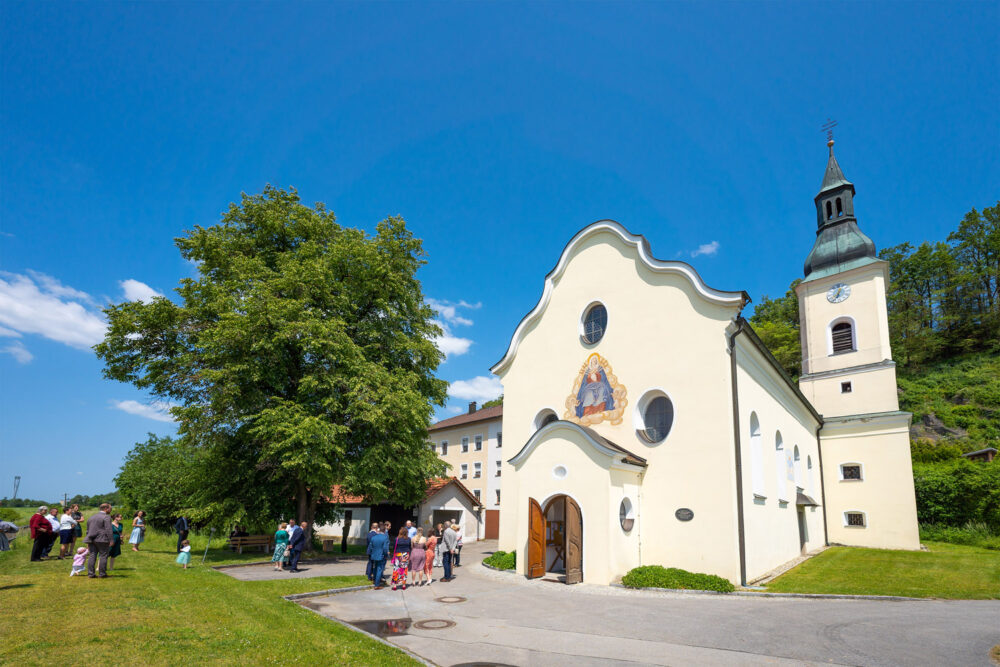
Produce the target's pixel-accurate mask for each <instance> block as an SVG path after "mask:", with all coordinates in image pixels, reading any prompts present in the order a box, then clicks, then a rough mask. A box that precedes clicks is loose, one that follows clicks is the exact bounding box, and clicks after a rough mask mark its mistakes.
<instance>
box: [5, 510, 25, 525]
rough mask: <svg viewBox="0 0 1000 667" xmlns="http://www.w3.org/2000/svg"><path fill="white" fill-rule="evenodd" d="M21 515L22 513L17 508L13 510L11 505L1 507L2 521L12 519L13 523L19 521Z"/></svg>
mask: <svg viewBox="0 0 1000 667" xmlns="http://www.w3.org/2000/svg"><path fill="white" fill-rule="evenodd" d="M20 516H21V513H20V512H18V511H17V510H12V509H10V508H9V507H0V521H10V522H11V523H17V522H18V519H19V518H20ZM18 525H20V524H18Z"/></svg>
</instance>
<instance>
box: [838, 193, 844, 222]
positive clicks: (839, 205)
mask: <svg viewBox="0 0 1000 667" xmlns="http://www.w3.org/2000/svg"><path fill="white" fill-rule="evenodd" d="M842 215H844V205H843V204H841V203H840V197H837V217H838V218H839V217H840V216H842Z"/></svg>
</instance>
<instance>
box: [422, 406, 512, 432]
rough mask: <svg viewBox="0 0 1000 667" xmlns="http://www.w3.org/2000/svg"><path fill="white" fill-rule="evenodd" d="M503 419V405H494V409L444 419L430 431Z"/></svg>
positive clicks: (483, 409) (484, 409)
mask: <svg viewBox="0 0 1000 667" xmlns="http://www.w3.org/2000/svg"><path fill="white" fill-rule="evenodd" d="M499 417H503V405H494V406H493V407H492V408H482V409H480V410H476V411H475V412H467V413H466V414H464V415H458V416H457V417H451V418H449V419H443V420H441V421H439V422H438V423H436V424H434V425H432V426H431V427H430V428H429V429H427V430H428V431H437V430H439V429H442V428H450V427H452V426H461V425H462V424H472V423H473V422H478V421H485V420H487V419H497V418H499Z"/></svg>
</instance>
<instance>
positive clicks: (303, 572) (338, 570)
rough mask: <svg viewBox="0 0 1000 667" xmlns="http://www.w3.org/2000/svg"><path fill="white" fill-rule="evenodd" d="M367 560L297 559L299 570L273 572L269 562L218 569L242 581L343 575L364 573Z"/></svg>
mask: <svg viewBox="0 0 1000 667" xmlns="http://www.w3.org/2000/svg"><path fill="white" fill-rule="evenodd" d="M366 563H367V561H364V560H360V559H350V558H345V559H343V560H330V561H315V562H313V561H306V560H303V561H299V572H289V571H288V570H284V571H282V572H275V571H274V566H273V565H271V564H270V563H266V564H264V563H262V564H260V565H236V566H230V567H220V568H219V571H220V572H223V573H225V574H228V575H229V576H230V577H233V578H234V579H241V580H243V581H263V580H265V579H292V578H296V577H297V578H307V577H344V576H348V575H353V574H360V575H364V573H365V564H366Z"/></svg>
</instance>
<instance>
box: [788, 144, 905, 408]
mask: <svg viewBox="0 0 1000 667" xmlns="http://www.w3.org/2000/svg"><path fill="white" fill-rule="evenodd" d="M827 146H828V147H829V149H830V156H829V159H828V161H827V164H826V172H825V173H824V174H823V184H822V185H821V186H820V190H819V194H817V195H816V197H815V199H814V202H815V204H816V224H817V231H816V242H815V243H814V244H813V248H812V251H811V252H810V253H809V256H808V257H806V262H805V267H804V269H805V271H804V272H805V278H804V280H803V281H802V282H801V283H800V284H799V286H798V287H797V288H796V293H797V294H798V297H799V318H800V320H799V324H800V331H801V337H802V373H803V374H802V377H801V378H800V379H799V386H800V388H801V389H802V392H803V393H804V394H805V395H806V397H807V398H808V399H809V400H810V401H811V402H812V404H813V406H815V408H816V410H817V411H819V412H820V413H821V414H823V415H824V416H841V415H856V414H863V413H872V412H886V411H890V410H898V409H899V402H898V400H897V397H896V369H895V364H894V363H893V361H892V351H891V350H890V347H889V317H888V309H887V307H886V284H887V283H888V281H889V272H888V264H887V263H886V262H885V261H883V260H881V259H879V258H878V256H877V255H876V253H875V244H874V243H873V242H872V240H871V239H870V238H868V236H866V235H865V234H864V232H862V231H861V229H860V228H859V227H858V221H857V218H856V217H855V215H854V196H855V189H854V184H853V183H851V182H850V181H848V180H847V179H846V178H845V177H844V172H843V171H842V170H841V168H840V165H839V164H838V163H837V158H836V157H835V156H834V154H833V139H830V141H829V142H828V143H827Z"/></svg>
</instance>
